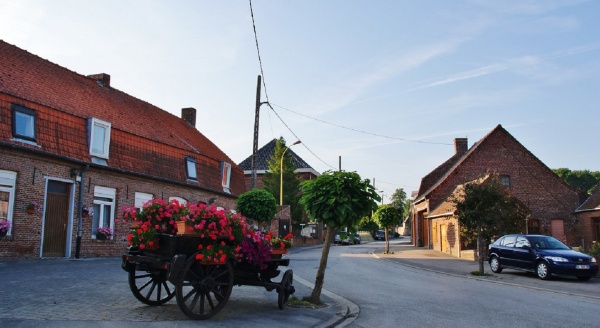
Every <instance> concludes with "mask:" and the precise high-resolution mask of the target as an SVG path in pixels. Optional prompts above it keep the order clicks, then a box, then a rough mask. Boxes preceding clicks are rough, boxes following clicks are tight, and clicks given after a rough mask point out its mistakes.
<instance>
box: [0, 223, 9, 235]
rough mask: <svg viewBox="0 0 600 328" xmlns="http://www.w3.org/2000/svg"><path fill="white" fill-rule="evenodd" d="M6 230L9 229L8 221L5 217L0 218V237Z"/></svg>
mask: <svg viewBox="0 0 600 328" xmlns="http://www.w3.org/2000/svg"><path fill="white" fill-rule="evenodd" d="M8 230H10V221H8V220H7V219H0V237H4V236H6V234H7V233H8Z"/></svg>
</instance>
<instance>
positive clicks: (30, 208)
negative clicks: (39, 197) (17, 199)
mask: <svg viewBox="0 0 600 328" xmlns="http://www.w3.org/2000/svg"><path fill="white" fill-rule="evenodd" d="M25 210H26V211H27V213H29V214H33V213H36V212H39V211H41V210H42V206H41V205H38V203H37V202H36V201H33V202H31V203H28V204H27V205H26V206H25Z"/></svg>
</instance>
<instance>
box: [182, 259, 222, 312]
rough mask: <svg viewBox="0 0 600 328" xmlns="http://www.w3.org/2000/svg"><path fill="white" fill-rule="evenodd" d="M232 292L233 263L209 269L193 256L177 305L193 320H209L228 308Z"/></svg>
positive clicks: (209, 265) (186, 270)
mask: <svg viewBox="0 0 600 328" xmlns="http://www.w3.org/2000/svg"><path fill="white" fill-rule="evenodd" d="M232 288H233V266H232V265H231V262H230V261H227V263H225V264H218V265H215V264H208V265H206V264H201V263H200V262H199V261H198V260H196V256H195V255H192V256H191V257H190V259H189V260H188V261H187V263H186V264H185V267H184V268H183V271H181V274H180V276H179V279H178V281H177V287H176V295H177V305H178V306H179V309H181V311H182V312H183V313H185V315H187V316H188V317H190V318H192V319H196V320H204V319H208V318H210V317H212V316H213V315H215V314H217V313H219V311H221V309H222V308H223V307H224V306H225V304H227V301H228V300H229V296H230V295H231V290H232Z"/></svg>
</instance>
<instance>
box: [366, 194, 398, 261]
mask: <svg viewBox="0 0 600 328" xmlns="http://www.w3.org/2000/svg"><path fill="white" fill-rule="evenodd" d="M373 220H374V221H375V222H377V223H378V224H379V225H380V226H381V227H382V228H383V229H384V231H385V251H384V252H383V253H384V254H390V237H389V236H388V234H389V233H388V231H389V229H390V228H391V227H393V226H395V225H398V224H400V223H401V222H402V216H401V215H400V212H399V211H398V208H396V207H395V206H393V205H391V204H390V205H381V206H379V208H378V209H377V211H375V214H373Z"/></svg>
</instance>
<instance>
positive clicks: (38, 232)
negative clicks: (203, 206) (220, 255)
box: [0, 147, 235, 257]
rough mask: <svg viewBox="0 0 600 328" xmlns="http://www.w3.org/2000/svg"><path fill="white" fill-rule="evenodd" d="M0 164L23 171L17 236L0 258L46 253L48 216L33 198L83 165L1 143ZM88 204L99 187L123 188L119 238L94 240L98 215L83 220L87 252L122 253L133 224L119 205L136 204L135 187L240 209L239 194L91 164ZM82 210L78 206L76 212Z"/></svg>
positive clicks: (4, 242)
mask: <svg viewBox="0 0 600 328" xmlns="http://www.w3.org/2000/svg"><path fill="white" fill-rule="evenodd" d="M0 158H2V160H1V161H0V169H2V170H9V171H15V172H17V181H16V188H15V189H16V190H15V204H14V211H13V229H12V235H11V236H6V237H4V238H2V239H0V257H37V256H39V255H40V251H41V249H40V248H41V245H42V233H43V231H42V229H43V217H42V213H37V214H27V213H26V212H25V206H26V205H27V203H29V202H32V201H36V202H37V203H38V204H44V196H45V189H46V180H47V179H62V180H71V181H72V179H73V178H71V177H70V170H71V169H72V168H81V165H78V164H75V163H73V162H69V161H65V160H59V159H53V158H50V157H44V156H40V155H39V154H35V153H30V152H27V151H16V150H14V149H10V148H6V147H0ZM84 182H85V186H84V193H83V204H84V206H89V207H91V206H92V204H93V197H94V186H103V187H109V188H115V189H117V196H116V211H117V212H116V213H115V238H114V240H108V241H100V240H95V239H92V236H91V231H92V217H91V216H89V217H88V218H84V219H83V237H82V245H81V252H80V256H81V257H96V256H119V255H121V254H122V253H123V252H124V250H125V247H126V242H125V236H126V234H127V232H128V225H126V224H122V223H121V222H120V220H119V219H118V218H119V212H120V211H119V210H120V209H121V208H122V207H123V206H133V205H134V201H135V192H144V193H149V194H153V195H154V198H155V199H159V198H162V199H165V200H167V199H168V198H169V197H172V196H177V197H183V198H185V199H187V200H188V201H189V202H196V201H203V202H207V201H208V199H209V198H216V201H215V203H214V204H215V205H216V206H222V207H224V208H226V209H233V208H235V197H233V196H226V195H223V194H215V193H212V192H209V191H203V190H198V189H195V188H191V187H188V186H185V185H177V184H172V183H167V182H163V181H158V180H152V179H148V178H143V177H138V176H134V175H130V174H124V173H118V172H114V171H109V170H106V169H104V168H90V169H89V170H88V171H86V172H85V175H84ZM73 187H74V188H75V195H74V199H72V200H71V202H72V203H73V204H76V202H77V200H78V199H79V183H77V184H75V185H73ZM76 211H77V208H75V210H74V212H76ZM70 216H71V217H70V222H71V226H72V232H73V233H72V235H71V239H72V242H71V245H70V249H71V256H75V246H76V243H75V241H76V238H77V223H78V216H77V215H75V213H71V214H70Z"/></svg>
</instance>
